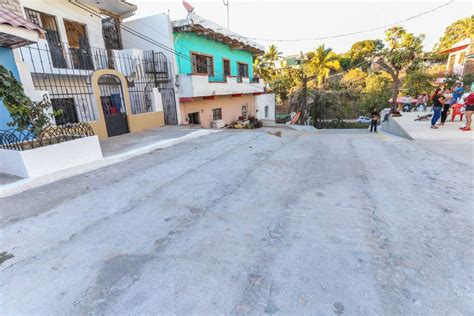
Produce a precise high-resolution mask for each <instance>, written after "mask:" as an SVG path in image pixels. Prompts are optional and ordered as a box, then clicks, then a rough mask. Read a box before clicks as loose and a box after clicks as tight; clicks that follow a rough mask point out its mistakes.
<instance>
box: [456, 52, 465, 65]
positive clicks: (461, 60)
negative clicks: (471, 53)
mask: <svg viewBox="0 0 474 316" xmlns="http://www.w3.org/2000/svg"><path fill="white" fill-rule="evenodd" d="M465 58H466V52H461V53H460V54H459V62H458V64H459V65H462V64H463V63H464V59H465Z"/></svg>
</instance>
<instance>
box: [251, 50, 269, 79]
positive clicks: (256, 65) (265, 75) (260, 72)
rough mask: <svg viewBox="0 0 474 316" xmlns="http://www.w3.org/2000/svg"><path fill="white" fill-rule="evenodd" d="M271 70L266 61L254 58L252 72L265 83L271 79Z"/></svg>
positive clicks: (261, 58)
mask: <svg viewBox="0 0 474 316" xmlns="http://www.w3.org/2000/svg"><path fill="white" fill-rule="evenodd" d="M272 71H273V70H272V69H271V68H270V65H269V64H268V63H267V61H266V60H265V59H264V58H263V57H260V56H259V57H256V58H255V59H254V62H253V72H254V73H255V75H256V76H258V77H259V78H262V79H264V80H265V81H266V82H268V81H270V79H271V77H272Z"/></svg>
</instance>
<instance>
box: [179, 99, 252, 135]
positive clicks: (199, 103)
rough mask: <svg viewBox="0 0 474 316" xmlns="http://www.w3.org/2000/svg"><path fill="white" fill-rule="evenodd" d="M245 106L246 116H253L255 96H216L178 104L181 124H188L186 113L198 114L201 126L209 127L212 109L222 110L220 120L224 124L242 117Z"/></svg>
mask: <svg viewBox="0 0 474 316" xmlns="http://www.w3.org/2000/svg"><path fill="white" fill-rule="evenodd" d="M245 104H246V105H247V112H248V115H253V116H255V96H254V95H252V94H248V95H243V96H241V97H232V96H216V98H215V99H214V100H203V99H199V100H194V101H192V102H180V109H181V122H182V123H183V124H188V122H187V118H188V113H193V112H199V120H200V122H201V126H202V127H205V128H209V127H211V123H212V109H216V108H221V109H222V119H223V120H224V121H225V123H226V124H230V123H231V122H234V121H237V119H238V118H239V116H241V115H242V106H243V105H245Z"/></svg>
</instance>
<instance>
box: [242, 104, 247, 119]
mask: <svg viewBox="0 0 474 316" xmlns="http://www.w3.org/2000/svg"><path fill="white" fill-rule="evenodd" d="M242 116H243V117H247V105H242Z"/></svg>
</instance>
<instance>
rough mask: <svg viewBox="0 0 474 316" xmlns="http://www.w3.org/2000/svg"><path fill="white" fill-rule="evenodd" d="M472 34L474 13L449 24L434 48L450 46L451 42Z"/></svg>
mask: <svg viewBox="0 0 474 316" xmlns="http://www.w3.org/2000/svg"><path fill="white" fill-rule="evenodd" d="M473 35H474V15H471V17H467V18H464V19H460V20H457V21H455V22H454V23H452V24H451V25H449V26H448V27H447V28H446V30H445V31H444V35H443V36H442V37H441V38H440V39H439V43H438V44H437V45H436V48H435V50H445V49H449V48H451V46H453V44H456V43H457V42H459V41H462V40H464V39H467V38H470V37H472V36H473Z"/></svg>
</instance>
